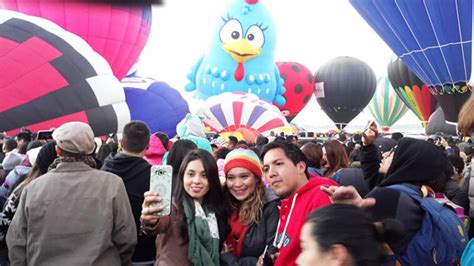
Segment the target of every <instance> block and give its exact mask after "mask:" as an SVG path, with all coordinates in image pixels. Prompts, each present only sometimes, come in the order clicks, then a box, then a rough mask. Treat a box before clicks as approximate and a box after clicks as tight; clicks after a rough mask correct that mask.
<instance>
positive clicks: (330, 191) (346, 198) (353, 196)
mask: <svg viewBox="0 0 474 266" xmlns="http://www.w3.org/2000/svg"><path fill="white" fill-rule="evenodd" d="M321 190H322V191H323V192H324V193H326V194H327V195H328V196H329V197H330V198H331V201H332V202H333V203H341V204H352V205H355V206H357V207H359V208H367V207H372V206H374V205H375V199H374V198H367V199H363V198H362V197H361V196H360V195H359V193H358V192H357V190H356V189H355V188H354V187H353V186H347V187H344V186H341V187H337V186H330V187H324V186H321Z"/></svg>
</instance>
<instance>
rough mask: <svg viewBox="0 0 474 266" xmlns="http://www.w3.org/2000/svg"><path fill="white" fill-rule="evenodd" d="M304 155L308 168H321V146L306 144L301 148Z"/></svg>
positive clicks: (311, 143)
mask: <svg viewBox="0 0 474 266" xmlns="http://www.w3.org/2000/svg"><path fill="white" fill-rule="evenodd" d="M301 151H303V153H304V155H306V158H307V159H308V163H309V165H308V166H311V167H315V168H321V159H322V158H323V146H322V145H321V144H316V143H313V142H308V143H306V144H305V145H303V147H301Z"/></svg>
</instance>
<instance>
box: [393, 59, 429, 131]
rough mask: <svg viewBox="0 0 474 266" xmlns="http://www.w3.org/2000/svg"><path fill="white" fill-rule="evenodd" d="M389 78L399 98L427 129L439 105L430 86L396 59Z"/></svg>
mask: <svg viewBox="0 0 474 266" xmlns="http://www.w3.org/2000/svg"><path fill="white" fill-rule="evenodd" d="M388 78H389V80H390V83H392V86H393V89H394V90H395V92H396V93H397V94H398V96H399V97H400V98H401V99H402V101H403V102H404V103H405V105H406V106H408V108H410V110H412V111H413V113H415V115H416V116H417V117H418V119H420V121H421V122H422V124H423V127H425V126H426V124H427V123H428V119H429V118H430V116H431V114H432V113H433V112H434V111H435V110H436V106H437V105H438V103H437V102H436V99H435V97H434V96H433V94H431V92H430V89H429V88H428V86H426V84H424V83H423V81H421V80H420V79H419V78H418V77H417V76H416V75H415V74H413V72H411V71H410V70H409V69H408V67H407V66H406V65H405V64H404V63H403V62H402V61H401V60H400V59H396V60H395V61H393V62H391V63H390V64H389V65H388Z"/></svg>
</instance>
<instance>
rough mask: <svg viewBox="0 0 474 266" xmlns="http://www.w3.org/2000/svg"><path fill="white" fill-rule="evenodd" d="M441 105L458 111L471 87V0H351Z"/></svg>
mask: <svg viewBox="0 0 474 266" xmlns="http://www.w3.org/2000/svg"><path fill="white" fill-rule="evenodd" d="M350 3H351V4H352V5H353V6H354V8H355V9H356V10H357V11H358V12H359V14H360V15H361V16H362V17H363V18H364V19H365V21H366V22H367V23H368V24H369V25H370V26H371V27H372V28H373V29H374V30H375V31H376V32H377V33H378V35H379V36H380V37H381V38H382V39H383V40H384V41H385V42H386V43H387V44H388V46H390V48H392V50H393V51H394V52H395V53H396V54H397V55H398V56H399V57H400V59H401V60H402V61H403V62H404V63H405V64H406V65H407V66H408V68H410V70H412V71H413V72H414V73H415V74H416V75H417V76H418V77H419V78H420V79H421V80H422V81H423V82H424V83H426V84H427V85H428V87H429V88H430V90H431V92H432V93H433V94H434V95H435V96H436V99H437V101H438V103H439V104H440V105H441V107H442V108H443V111H444V113H445V116H446V120H448V121H450V122H457V115H458V113H459V110H460V108H461V107H462V105H463V104H464V102H465V101H466V100H467V99H468V98H469V96H470V94H471V92H470V90H469V88H468V86H467V85H466V83H467V82H468V81H469V79H470V73H471V48H472V45H471V39H472V1H469V0H452V1H442V0H350Z"/></svg>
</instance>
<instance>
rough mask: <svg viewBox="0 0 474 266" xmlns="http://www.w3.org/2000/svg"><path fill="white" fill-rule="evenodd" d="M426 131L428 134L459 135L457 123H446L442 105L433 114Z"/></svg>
mask: <svg viewBox="0 0 474 266" xmlns="http://www.w3.org/2000/svg"><path fill="white" fill-rule="evenodd" d="M425 133H426V135H435V134H440V135H451V136H456V135H457V132H456V125H451V124H448V123H446V120H445V118H444V112H443V109H441V108H440V107H438V109H436V111H435V112H434V113H433V114H432V115H431V117H430V119H429V121H428V125H427V126H426V128H425Z"/></svg>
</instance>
